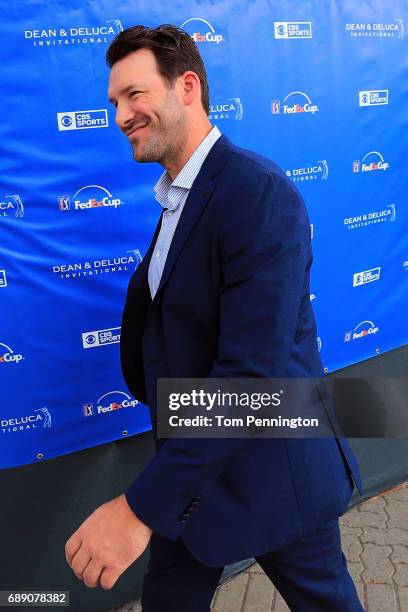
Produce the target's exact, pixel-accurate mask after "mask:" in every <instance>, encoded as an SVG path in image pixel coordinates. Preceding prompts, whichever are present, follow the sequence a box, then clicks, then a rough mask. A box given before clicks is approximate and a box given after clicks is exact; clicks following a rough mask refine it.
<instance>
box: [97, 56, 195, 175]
mask: <svg viewBox="0 0 408 612" xmlns="http://www.w3.org/2000/svg"><path fill="white" fill-rule="evenodd" d="M108 96H109V99H110V101H111V102H112V103H113V104H114V106H115V108H116V117H115V121H116V123H117V125H118V127H119V128H120V130H121V131H122V132H123V133H124V134H125V135H126V136H127V137H128V138H129V141H130V143H131V145H132V149H133V157H134V160H135V161H138V162H159V163H163V162H164V161H166V160H169V159H172V158H174V157H177V155H178V154H179V152H180V150H182V149H183V147H184V144H185V142H186V138H187V129H186V115H185V109H184V105H183V102H182V89H181V83H178V80H176V82H175V84H174V88H173V89H171V88H170V87H169V86H168V84H167V83H166V81H165V80H164V79H163V77H162V76H161V75H160V74H159V72H158V70H157V64H156V59H155V57H154V54H153V52H152V51H151V50H150V49H146V48H144V49H139V50H138V51H133V52H132V53H130V54H129V55H127V56H126V57H124V58H123V59H121V60H119V61H118V62H116V63H115V64H114V65H113V66H112V68H111V72H110V77H109V91H108Z"/></svg>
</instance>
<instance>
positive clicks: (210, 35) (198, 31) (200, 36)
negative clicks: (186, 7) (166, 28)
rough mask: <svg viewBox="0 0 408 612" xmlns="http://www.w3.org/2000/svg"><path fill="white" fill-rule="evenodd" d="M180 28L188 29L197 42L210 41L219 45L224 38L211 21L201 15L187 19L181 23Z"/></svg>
mask: <svg viewBox="0 0 408 612" xmlns="http://www.w3.org/2000/svg"><path fill="white" fill-rule="evenodd" d="M186 26H187V27H186ZM180 28H183V30H186V32H188V34H190V36H191V38H192V39H193V40H194V42H195V43H205V42H210V43H215V44H217V45H219V44H220V42H222V41H223V40H224V39H223V36H222V35H221V34H217V33H216V31H215V29H214V28H213V26H212V25H211V23H210V22H209V21H207V20H206V19H201V18H200V17H192V18H191V19H187V21H185V22H184V23H182V24H181V26H180Z"/></svg>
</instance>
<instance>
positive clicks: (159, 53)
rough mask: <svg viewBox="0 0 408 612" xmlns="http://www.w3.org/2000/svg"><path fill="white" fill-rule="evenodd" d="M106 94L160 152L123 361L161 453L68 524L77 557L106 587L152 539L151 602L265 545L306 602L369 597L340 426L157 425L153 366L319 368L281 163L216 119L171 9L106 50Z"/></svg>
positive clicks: (345, 607) (171, 611)
mask: <svg viewBox="0 0 408 612" xmlns="http://www.w3.org/2000/svg"><path fill="white" fill-rule="evenodd" d="M107 61H108V64H109V66H110V67H111V73H110V83H109V97H110V99H111V102H112V103H113V104H114V106H115V107H116V122H117V124H118V126H119V128H120V129H121V130H122V131H123V132H124V134H125V135H126V136H127V137H128V139H129V141H130V143H131V146H132V149H133V156H134V159H135V161H137V162H141V163H144V162H158V163H160V164H161V165H162V166H163V167H164V172H163V174H162V175H161V177H160V179H159V181H158V182H157V184H156V186H155V192H156V199H157V200H158V202H159V204H160V205H161V216H160V219H159V223H158V225H157V228H156V231H155V233H154V236H153V239H152V242H151V245H150V248H149V249H148V251H147V253H146V255H145V257H144V260H143V262H142V263H141V264H140V265H139V267H138V268H137V270H136V271H135V273H134V274H133V276H132V278H131V280H130V283H129V288H128V293H127V298H126V304H125V309H124V313H123V321H122V337H121V362H122V370H123V374H124V377H125V380H126V383H127V385H128V387H129V389H130V391H131V392H132V394H133V395H134V396H135V397H136V398H137V399H138V400H140V401H141V402H143V403H146V404H148V405H149V408H150V412H151V417H152V423H153V431H154V434H155V442H156V449H157V452H156V454H155V456H154V457H153V459H152V460H151V462H150V463H149V464H148V465H147V467H146V468H145V469H144V471H143V472H142V474H141V475H140V476H139V477H138V478H137V479H136V480H135V481H134V482H133V483H132V484H131V485H130V486H129V488H128V489H127V490H126V491H125V493H124V495H121V496H120V497H119V498H117V499H115V500H112V501H111V502H109V503H108V504H104V505H103V506H101V507H100V508H98V509H97V510H96V511H95V513H94V514H93V515H91V516H90V517H89V518H88V519H87V520H86V521H85V522H84V523H83V524H82V525H81V527H80V528H79V529H78V530H77V532H76V533H75V534H74V535H73V536H72V537H71V538H70V540H69V541H68V543H67V546H66V554H67V560H68V562H69V563H70V565H71V567H72V568H73V570H74V571H75V573H76V575H77V576H78V578H80V579H82V580H84V582H85V583H86V584H87V585H88V586H91V587H94V586H97V584H98V580H99V582H100V584H101V586H102V587H103V588H111V587H112V586H113V584H115V582H116V580H117V579H118V577H119V575H120V574H121V573H123V572H124V571H125V570H126V568H127V567H128V566H129V565H130V564H131V563H132V562H133V561H134V560H135V559H136V558H137V557H138V556H139V555H140V554H141V553H142V552H143V550H144V549H145V548H146V546H147V544H148V543H149V541H150V562H149V567H148V572H147V574H146V576H145V580H144V584H143V593H142V605H143V611H144V612H204V611H207V612H208V610H209V606H210V603H211V600H212V597H213V594H214V591H215V588H216V586H217V584H218V581H219V579H220V576H221V573H222V570H223V567H224V566H225V565H226V564H229V563H232V562H235V561H240V560H243V559H246V558H249V557H255V558H256V559H257V561H258V562H259V563H260V565H261V566H262V567H263V569H264V570H265V572H266V573H267V575H268V576H269V577H270V578H271V580H272V581H273V582H274V584H275V585H276V587H277V588H278V590H279V591H280V593H281V594H282V596H283V597H284V599H285V600H286V602H287V603H288V605H289V607H290V609H291V610H293V611H296V612H335V611H338V612H340V611H342V612H345V611H347V612H354V611H361V610H362V607H361V604H360V603H359V600H358V597H357V594H356V590H355V587H354V584H353V582H352V580H351V577H350V575H349V573H348V570H347V565H346V562H345V558H344V555H343V553H342V550H341V542H340V537H339V526H338V517H339V516H340V515H341V514H343V513H344V512H345V510H346V508H347V504H348V502H349V500H350V497H351V494H352V491H353V487H354V484H356V486H357V487H358V489H359V490H360V491H361V481H360V475H359V470H358V466H357V463H356V461H355V458H354V457H353V455H352V453H351V450H350V448H349V446H348V444H347V442H346V440H345V439H344V438H341V437H340V438H334V437H332V438H324V439H323V438H321V439H310V438H309V439H307V438H304V439H302V438H296V439H293V438H270V439H269V438H262V439H260V438H240V439H234V438H231V439H229V438H225V439H191V438H181V439H177V438H170V439H163V438H158V437H157V435H156V434H157V431H156V426H157V399H156V395H157V387H156V385H157V380H158V379H159V378H208V379H211V378H285V377H287V378H309V377H320V376H322V375H323V371H322V364H321V361H320V356H319V353H318V350H317V342H316V325H315V319H314V315H313V311H312V308H311V304H310V291H309V274H310V268H311V264H312V253H311V244H310V224H309V220H308V217H307V213H306V210H305V207H304V204H303V201H302V199H301V197H300V194H299V193H298V191H297V190H296V189H295V187H294V186H293V184H292V183H291V182H290V181H289V179H288V178H287V177H286V176H285V174H284V173H283V172H282V170H280V168H278V167H277V166H276V165H275V164H274V163H273V162H271V161H270V160H268V159H266V158H265V157H262V156H260V155H257V154H255V153H252V152H250V151H247V150H244V149H241V148H238V147H236V146H234V145H233V144H232V143H231V142H230V141H229V139H228V138H227V137H226V136H225V135H222V134H221V133H220V132H219V130H218V128H216V127H213V126H212V125H211V124H210V122H209V120H208V114H209V97H208V85H207V77H206V72H205V68H204V65H203V62H202V59H201V57H200V55H199V52H198V50H197V47H196V45H195V44H194V42H193V41H192V39H191V38H190V36H189V35H188V34H186V33H185V32H184V31H183V30H180V29H179V28H176V27H174V26H168V25H167V26H160V27H158V28H156V29H150V28H145V27H143V26H135V27H133V28H129V29H127V30H125V31H124V32H122V33H120V34H119V35H118V36H117V38H116V39H115V40H114V41H113V42H112V44H111V46H110V48H109V49H108V52H107Z"/></svg>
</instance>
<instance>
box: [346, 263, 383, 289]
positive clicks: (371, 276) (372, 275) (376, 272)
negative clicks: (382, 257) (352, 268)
mask: <svg viewBox="0 0 408 612" xmlns="http://www.w3.org/2000/svg"><path fill="white" fill-rule="evenodd" d="M380 273H381V267H379V268H373V269H372V270H365V271H364V272H356V273H355V274H354V275H353V287H359V286H360V285H365V284H367V283H372V282H373V281H376V280H379V278H380Z"/></svg>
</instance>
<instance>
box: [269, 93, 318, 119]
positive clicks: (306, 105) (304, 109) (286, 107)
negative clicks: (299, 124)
mask: <svg viewBox="0 0 408 612" xmlns="http://www.w3.org/2000/svg"><path fill="white" fill-rule="evenodd" d="M289 99H290V102H289ZM296 99H297V100H298V101H296ZM288 102H289V103H288ZM281 106H282V112H283V114H284V115H293V114H298V113H311V114H312V115H314V114H315V113H317V112H318V110H319V107H318V106H316V104H312V101H311V99H310V98H309V96H308V95H307V94H305V93H303V91H292V92H291V93H290V94H288V95H287V96H286V98H284V99H283V100H282V105H281V102H280V100H272V102H271V111H272V115H279V114H280V112H281Z"/></svg>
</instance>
